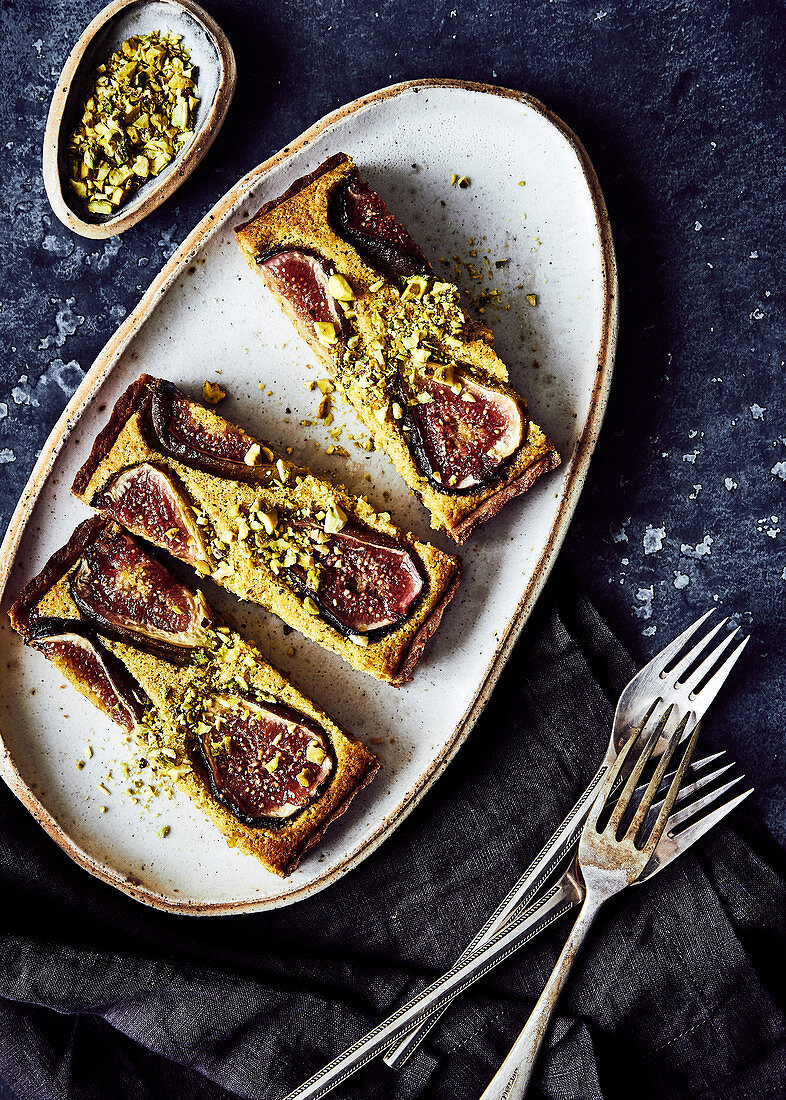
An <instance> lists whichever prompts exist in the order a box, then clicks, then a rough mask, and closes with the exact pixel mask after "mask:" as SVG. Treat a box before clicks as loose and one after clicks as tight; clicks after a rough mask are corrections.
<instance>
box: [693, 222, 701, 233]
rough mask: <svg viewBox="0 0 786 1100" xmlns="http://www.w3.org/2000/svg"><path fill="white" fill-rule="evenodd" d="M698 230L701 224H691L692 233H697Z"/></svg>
mask: <svg viewBox="0 0 786 1100" xmlns="http://www.w3.org/2000/svg"><path fill="white" fill-rule="evenodd" d="M700 229H701V222H694V223H693V231H694V233H698V231H699V230H700Z"/></svg>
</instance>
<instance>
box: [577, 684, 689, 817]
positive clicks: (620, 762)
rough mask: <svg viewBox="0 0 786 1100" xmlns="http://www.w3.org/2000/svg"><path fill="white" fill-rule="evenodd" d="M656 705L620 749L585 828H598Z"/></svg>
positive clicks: (655, 703)
mask: <svg viewBox="0 0 786 1100" xmlns="http://www.w3.org/2000/svg"><path fill="white" fill-rule="evenodd" d="M656 706H657V700H656V701H655V702H654V703H653V704H652V706H651V707H650V709H649V711H648V712H647V714H646V715H645V717H644V719H643V720H642V721H641V722H640V723H639V725H638V726H636V728H635V729H633V730H632V731H631V733H630V736H629V737H628V739H627V740H626V741H625V743H624V745H623V746H622V748H621V749H620V751H619V752H618V753H617V755H616V757H615V759H614V763H613V764H612V765H611V767H610V768H609V770H608V772H607V773H606V778H605V779H604V780H603V783H602V785H601V787H600V789H599V790H598V794H597V796H596V798H595V801H594V803H593V804H592V809H591V810H590V812H589V815H588V817H587V822H586V824H585V826H584V828H585V829H596V828H597V826H598V818H599V817H600V815H601V814H602V812H603V809H604V807H605V805H606V802H607V801H608V798H609V795H610V794H611V792H612V789H613V787H614V785H615V783H616V782H617V780H618V779H619V777H620V774H621V773H622V769H623V767H624V766H625V762H626V761H627V759H628V756H629V755H630V752H631V750H632V748H633V746H634V745H635V744H637V743H638V741H639V737H640V734H641V732H642V730H643V729H644V727H645V726H646V724H647V722H649V720H650V717H651V715H652V712H653V711H654V710H655V707H656ZM669 709H670V710H671V708H669ZM659 726H660V723H659ZM626 790H627V785H626Z"/></svg>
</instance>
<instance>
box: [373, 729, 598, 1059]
mask: <svg viewBox="0 0 786 1100" xmlns="http://www.w3.org/2000/svg"><path fill="white" fill-rule="evenodd" d="M612 760H613V756H612V750H611V749H609V751H608V752H607V753H606V756H605V757H604V759H603V762H602V764H601V765H600V767H599V769H598V770H597V772H596V773H595V775H594V776H593V777H592V779H591V780H590V782H589V785H588V786H587V789H586V790H585V791H584V793H583V794H582V795H581V797H580V798H579V799H578V801H577V802H576V804H575V806H573V808H572V809H571V810H570V811H569V813H568V814H567V816H566V817H565V818H564V819H563V821H562V822H561V824H560V825H559V827H558V828H557V830H556V831H555V832H554V834H553V835H552V836H551V837H550V838H549V840H547V841H546V843H545V844H544V845H543V847H542V848H541V850H540V851H539V852H538V854H537V855H536V856H535V858H534V859H533V861H532V862H531V863H530V865H529V867H527V869H526V871H525V872H524V874H523V875H522V876H521V878H520V879H519V880H518V882H516V883H515V885H514V886H513V888H512V889H511V891H510V893H509V894H508V895H507V897H505V898H504V899H503V900H502V902H501V903H500V904H499V906H498V907H497V908H496V909H495V910H494V912H493V913H492V914H491V916H490V917H489V919H488V920H487V921H486V923H485V924H484V925H483V927H482V928H481V929H480V931H479V932H478V933H477V934H476V936H475V938H474V939H473V940H472V941H471V942H470V943H469V944H467V946H466V947H465V948H464V950H463V952H462V953H461V955H460V956H459V958H458V961H457V963H456V965H459V964H460V963H463V962H466V960H467V959H468V958H470V957H471V955H472V954H473V953H474V952H475V951H477V950H478V948H479V947H484V946H485V945H486V944H487V943H488V942H489V940H490V939H492V937H493V936H495V935H496V934H497V932H499V930H500V929H501V928H504V927H505V925H506V924H507V923H508V921H509V920H510V919H511V918H512V917H513V914H516V913H523V912H524V910H525V909H526V908H527V906H528V905H529V904H530V903H531V901H532V899H533V898H535V897H536V896H537V894H538V893H539V892H540V890H541V888H542V887H543V884H544V883H545V881H546V879H547V878H548V877H549V876H550V875H551V873H552V871H553V870H554V868H555V867H556V866H557V864H558V863H559V862H560V860H561V859H563V857H564V856H565V855H566V854H567V853H568V852H569V851H570V850H571V849H572V848H575V846H576V845H577V844H578V840H579V836H580V835H581V830H582V828H583V826H584V822H585V821H586V819H587V816H588V814H589V812H590V809H591V808H592V804H593V802H594V801H595V798H596V796H597V793H598V791H599V790H600V786H601V784H602V782H603V780H604V778H605V776H606V772H607V771H608V770H609V765H610V763H611V762H612ZM449 1006H450V1002H448V1004H446V1005H445V1006H444V1008H441V1009H440V1010H439V1011H438V1012H435V1013H434V1014H433V1015H432V1016H429V1017H428V1018H427V1019H425V1020H422V1021H421V1023H420V1024H419V1025H418V1026H417V1027H414V1028H413V1029H412V1031H410V1032H409V1033H408V1034H407V1035H405V1036H404V1037H403V1038H402V1039H399V1040H398V1041H397V1042H395V1043H393V1045H392V1046H391V1048H390V1050H389V1051H388V1052H387V1053H386V1054H385V1057H384V1061H385V1064H386V1065H388V1066H390V1068H391V1069H399V1068H400V1067H401V1066H402V1065H403V1064H404V1063H405V1062H406V1061H407V1059H408V1058H409V1057H410V1056H411V1055H412V1054H414V1052H415V1051H416V1050H417V1048H418V1047H419V1046H420V1044H421V1043H422V1042H423V1040H424V1039H425V1037H426V1035H428V1033H429V1031H431V1029H432V1028H433V1027H434V1026H435V1024H436V1023H437V1020H439V1018H440V1016H442V1014H443V1013H444V1012H446V1011H447V1010H448V1008H449Z"/></svg>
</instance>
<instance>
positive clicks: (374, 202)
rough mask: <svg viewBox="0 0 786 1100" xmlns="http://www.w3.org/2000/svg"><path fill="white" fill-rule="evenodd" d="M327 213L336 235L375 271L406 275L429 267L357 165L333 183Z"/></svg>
mask: <svg viewBox="0 0 786 1100" xmlns="http://www.w3.org/2000/svg"><path fill="white" fill-rule="evenodd" d="M328 217H329V219H330V222H331V225H332V228H333V230H334V232H335V233H336V235H337V236H339V237H341V238H342V240H345V241H347V243H349V244H351V245H352V246H353V247H354V248H355V249H357V251H358V252H359V253H360V255H361V256H362V257H363V259H364V260H366V261H367V263H369V264H370V265H371V266H372V267H373V268H375V269H376V270H377V271H379V272H381V273H383V274H385V275H388V276H396V275H400V276H403V277H404V278H407V277H409V276H411V275H422V274H425V273H427V272H429V271H430V270H431V269H430V267H429V263H428V260H427V259H426V257H425V255H424V254H423V252H422V251H421V249H420V248H419V247H418V245H417V244H416V243H415V241H413V240H412V238H411V237H410V235H409V233H408V232H407V231H406V229H405V228H404V226H403V225H401V224H400V223H399V222H397V221H396V219H395V218H394V217H393V215H392V214H391V212H390V211H389V210H388V208H387V206H386V204H385V201H384V199H382V198H381V196H380V195H378V194H377V192H376V191H373V190H372V189H371V187H369V185H368V184H367V183H366V181H365V180H364V179H363V178H362V177H361V176H360V174H359V173H358V171H357V169H353V171H352V172H351V173H350V174H349V175H348V176H347V177H346V179H344V180H342V181H341V183H339V184H338V186H337V187H336V189H335V191H334V193H333V197H332V198H331V201H330V208H329V211H328Z"/></svg>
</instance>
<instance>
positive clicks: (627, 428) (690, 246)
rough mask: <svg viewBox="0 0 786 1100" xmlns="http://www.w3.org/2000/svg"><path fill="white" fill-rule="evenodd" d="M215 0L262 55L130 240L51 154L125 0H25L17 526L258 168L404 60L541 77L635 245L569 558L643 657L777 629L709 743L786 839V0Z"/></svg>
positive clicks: (477, 76)
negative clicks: (54, 171) (69, 417)
mask: <svg viewBox="0 0 786 1100" xmlns="http://www.w3.org/2000/svg"><path fill="white" fill-rule="evenodd" d="M208 6H209V8H210V10H211V11H212V12H213V14H214V15H215V16H216V18H217V19H218V21H219V22H220V23H221V25H222V26H223V27H224V29H225V30H226V31H227V33H228V35H229V37H230V39H231V41H232V43H233V45H234V47H235V50H236V53H237V60H238V71H239V79H238V89H237V95H236V98H235V101H234V104H233V106H232V109H231V111H230V115H229V118H228V121H227V123H226V126H225V128H224V130H223V131H222V133H221V135H220V136H219V138H218V140H217V141H216V144H215V145H214V146H213V148H212V150H211V152H210V153H209V154H208V156H207V158H206V159H205V161H204V162H203V164H202V166H201V167H200V168H199V169H198V171H197V172H196V173H195V174H194V175H193V176H192V177H191V179H190V180H188V181H187V183H186V184H185V185H184V186H183V187H182V189H181V190H180V191H179V192H178V193H177V194H176V195H175V196H174V198H173V199H171V200H170V201H169V203H168V204H166V205H165V206H164V207H163V208H161V209H160V210H159V211H157V212H156V213H155V214H153V215H152V216H151V217H150V218H149V219H148V220H147V221H145V222H144V223H143V224H141V225H139V226H138V227H136V228H135V229H132V230H131V231H129V232H128V233H127V234H125V235H124V236H122V237H118V238H116V239H114V240H112V241H109V242H108V243H105V244H93V243H90V242H88V241H85V240H83V239H81V238H79V237H75V236H74V235H72V234H71V233H70V232H69V231H68V230H67V229H65V228H64V227H63V226H61V225H60V223H59V222H58V221H56V219H55V218H54V217H53V216H52V213H51V211H50V209H49V206H48V203H47V200H46V197H45V195H44V190H43V184H42V180H41V172H40V159H41V157H40V154H41V140H42V135H43V129H44V121H45V118H46V112H47V108H48V104H49V98H50V96H51V93H52V90H53V88H54V86H55V82H56V78H57V75H58V74H59V72H60V69H61V67H62V65H63V62H64V61H65V59H66V57H67V55H68V52H69V50H70V48H71V46H72V45H73V42H74V41H75V39H76V38H77V36H78V35H79V33H80V32H81V30H82V29H83V27H84V25H85V24H86V23H87V21H88V20H89V19H90V18H92V16H93V15H94V14H95V13H96V12H97V11H98V9H99V7H100V0H88V2H86V3H76V2H75V0H55V2H46V3H44V2H43V0H4V2H3V5H2V8H1V9H0V31H1V33H2V38H1V39H0V40H2V42H3V54H4V66H3V76H2V101H0V114H1V117H2V128H1V130H0V133H1V134H2V139H1V142H2V149H1V150H0V151H1V152H2V188H3V200H4V201H3V217H2V221H1V223H0V233H2V255H3V265H2V267H3V276H2V277H3V295H2V313H0V325H2V329H3V348H4V355H3V357H2V377H1V378H0V478H2V482H1V483H0V484H1V487H2V492H0V526H2V528H4V527H5V525H6V524H7V522H8V519H9V517H10V514H11V511H12V509H13V507H14V504H15V502H16V500H17V499H18V497H19V495H20V494H21V492H22V489H23V486H24V484H25V481H26V479H27V476H28V474H29V472H30V469H31V467H32V465H33V462H34V459H35V456H36V453H37V452H38V450H39V449H40V447H41V446H42V444H43V443H44V440H45V439H46V437H47V434H48V432H49V430H50V428H51V427H52V425H53V424H54V422H55V420H56V419H57V417H58V415H59V413H60V412H61V410H62V408H63V406H64V404H65V402H66V400H67V398H68V397H69V395H70V394H71V393H72V392H73V390H74V388H75V387H76V385H77V383H78V382H79V380H80V378H81V377H82V375H83V373H84V371H85V370H86V369H87V368H88V366H89V365H90V363H91V362H92V360H93V358H94V357H95V356H96V354H97V353H98V351H99V350H100V349H101V347H102V345H103V344H104V342H105V341H106V340H107V338H108V337H109V336H110V335H111V334H112V332H113V330H114V329H115V328H116V326H117V325H118V323H119V322H120V321H121V320H122V319H123V317H125V315H126V314H127V313H128V312H129V310H130V309H131V308H132V307H133V306H134V305H135V303H136V302H137V300H138V299H139V297H140V295H141V293H142V291H143V290H144V289H145V288H146V287H147V285H148V284H149V282H150V281H151V279H152V278H153V276H154V275H155V274H156V272H157V271H158V270H159V268H160V267H161V265H162V264H163V263H164V261H165V260H166V259H167V257H168V256H169V255H170V254H171V253H172V251H173V250H174V248H175V246H176V245H177V244H178V242H179V241H180V240H181V239H182V238H183V237H184V236H185V234H186V233H187V231H188V230H189V229H190V228H191V227H192V226H193V225H194V224H195V223H196V221H198V220H199V218H200V217H201V216H202V215H203V214H204V213H205V211H206V210H207V209H208V208H209V207H210V206H211V205H212V204H213V203H214V202H215V201H216V199H218V198H219V197H220V195H221V194H222V193H223V192H224V191H225V190H226V189H227V188H228V187H229V186H230V185H231V184H233V183H234V182H235V181H236V180H237V179H238V178H239V177H240V176H241V175H243V174H244V173H245V172H246V171H247V170H248V169H249V168H251V167H252V166H254V165H255V164H257V163H258V162H260V161H261V160H263V159H264V158H266V157H268V156H269V155H270V154H271V153H273V152H274V151H276V150H277V149H279V148H280V147H281V146H283V145H285V144H286V143H287V142H288V141H289V140H290V139H291V138H293V137H294V136H295V135H297V134H298V133H300V132H301V131H302V130H304V129H305V128H306V127H307V126H309V125H310V124H311V123H312V122H314V121H315V120H316V119H317V118H319V117H320V116H321V115H322V114H324V113H325V112H327V111H330V110H332V109H333V108H335V107H337V106H339V105H340V104H342V103H344V102H346V101H348V100H351V99H354V98H355V97H356V96H359V95H361V94H362V93H365V92H368V91H371V90H373V89H375V88H377V87H379V86H382V85H385V84H388V83H392V82H394V81H398V80H403V79H406V78H409V77H420V76H451V77H462V78H467V79H472V80H480V81H487V82H491V83H497V84H502V85H508V86H511V87H514V88H520V89H523V90H525V91H528V92H530V93H532V94H534V95H535V96H537V97H539V98H540V99H542V100H543V101H544V102H546V103H547V104H548V105H549V106H550V107H552V108H553V109H554V110H556V111H557V113H558V114H560V115H562V117H563V118H565V120H566V121H567V122H568V123H569V124H570V125H571V126H572V127H573V128H574V129H575V131H576V132H577V133H578V135H579V136H580V138H581V139H582V141H583V142H584V144H585V145H586V147H587V149H588V151H589V153H590V156H591V157H592V159H593V161H594V163H595V166H596V168H597V171H598V174H599V176H600V180H601V184H602V186H603V189H604V191H605V195H606V199H607V201H608V205H609V210H610V214H611V219H612V224H613V228H614V233H615V239H616V245H617V250H618V258H619V266H620V280H621V306H622V323H621V333H620V344H619V352H618V356H617V367H616V376H615V381H614V386H613V391H612V396H611V403H610V407H609V412H608V415H607V419H606V423H605V427H604V430H603V435H602V438H601V441H600V444H599V447H598V450H597V454H596V458H595V461H594V465H593V468H592V470H591V472H590V477H589V482H588V485H587V488H586V490H585V493H584V497H583V499H582V502H581V504H580V505H579V509H578V512H577V515H576V519H575V522H574V524H573V527H572V530H571V532H570V535H569V537H568V541H567V544H566V549H565V557H566V558H567V560H568V562H569V564H570V565H571V567H572V568H573V569H574V570H575V571H576V572H577V573H578V574H579V576H580V577H581V579H582V580H583V582H584V583H585V585H586V586H587V588H588V589H589V590H590V592H591V593H592V595H593V597H594V599H595V601H596V603H597V604H598V606H599V607H600V608H601V610H602V611H603V612H604V613H605V614H606V615H607V617H608V618H609V619H610V620H611V622H612V624H613V625H614V627H615V628H616V629H617V631H618V632H619V634H620V635H621V636H622V638H623V639H624V640H625V641H626V642H627V643H628V645H629V646H630V648H631V649H632V650H633V652H634V653H635V654H636V656H637V657H638V658H641V659H643V658H645V657H646V656H647V655H648V654H651V653H653V652H655V651H656V650H657V649H658V648H659V647H660V646H661V645H662V644H663V643H664V642H665V641H666V640H667V639H668V638H669V636H670V635H672V634H673V633H674V632H676V631H677V629H678V628H681V627H682V626H684V625H686V624H687V623H688V622H689V621H691V620H692V618H693V617H695V615H696V613H697V612H698V611H699V610H702V609H704V608H706V607H708V606H710V605H713V604H716V605H718V606H719V607H721V608H722V609H723V610H724V611H725V612H729V613H733V614H735V615H737V616H738V617H739V618H740V619H741V620H742V621H743V622H745V623H746V624H749V625H750V628H751V630H752V632H753V637H754V642H753V644H752V645H750V646H749V647H748V651H747V653H746V656H745V658H744V661H743V664H742V667H741V669H740V671H739V675H737V676H736V679H735V682H734V684H733V685H732V686H731V687H730V688H729V689H728V690H727V691H726V693H725V695H724V696H723V698H722V701H721V702H720V704H719V706H718V708H717V710H716V711H715V713H714V714H713V716H712V718H711V720H710V721H708V723H707V727H706V729H707V736H708V738H710V739H711V740H712V741H713V742H715V743H717V744H719V745H723V746H725V747H728V748H731V749H733V752H734V753H735V755H736V756H737V757H738V758H739V759H740V760H741V761H742V762H743V764H744V765H745V768H746V770H747V771H748V773H749V775H750V776H751V777H752V778H753V780H754V781H755V783H756V787H757V799H758V806H759V809H760V811H761V813H762V814H763V816H764V818H765V820H766V821H767V823H768V824H769V827H770V828H771V829H772V830H773V832H774V833H775V834H776V835H777V836H778V838H779V839H780V840H781V842H786V809H785V808H786V791H785V790H784V787H785V785H786V763H784V758H783V754H782V745H783V733H782V731H783V727H784V714H786V691H785V690H784V672H785V671H786V655H784V635H785V633H786V631H785V629H784V628H785V627H786V600H785V597H786V554H784V547H785V546H786V501H784V491H785V490H786V421H785V420H784V385H783V374H784V369H783V364H784V359H785V358H786V339H785V338H786V326H785V325H784V310H783V278H782V273H783V270H784V267H785V266H786V263H785V261H786V256H784V245H783V215H784V180H785V179H786V164H785V163H784V160H785V159H786V158H784V143H783V134H784V126H783V123H784V119H783V104H784V97H783V93H784V81H785V78H784V73H786V58H784V41H786V36H785V35H784V31H786V15H785V13H784V7H783V4H782V3H780V2H775V0H769V2H763V0H760V2H758V3H750V2H749V3H741V2H740V3H719V2H714V0H710V2H708V3H707V2H700V0H694V2H691V0H682V2H680V3H669V2H665V0H647V2H633V0H627V2H618V0H597V2H595V3H592V4H590V3H569V2H564V0H563V2H560V0H554V2H547V0H529V2H528V3H526V4H523V3H520V2H519V0H471V2H469V0H444V2H440V0H432V2H430V3H422V2H421V0H379V3H378V4H376V5H375V4H374V3H372V2H368V0H365V2H364V0H265V3H264V4H255V3H242V2H241V0H213V2H210V0H208ZM467 140H468V141H471V140H482V135H477V138H474V137H473V135H468V136H467ZM779 273H780V274H779ZM514 506H515V505H514Z"/></svg>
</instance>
